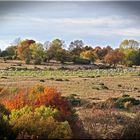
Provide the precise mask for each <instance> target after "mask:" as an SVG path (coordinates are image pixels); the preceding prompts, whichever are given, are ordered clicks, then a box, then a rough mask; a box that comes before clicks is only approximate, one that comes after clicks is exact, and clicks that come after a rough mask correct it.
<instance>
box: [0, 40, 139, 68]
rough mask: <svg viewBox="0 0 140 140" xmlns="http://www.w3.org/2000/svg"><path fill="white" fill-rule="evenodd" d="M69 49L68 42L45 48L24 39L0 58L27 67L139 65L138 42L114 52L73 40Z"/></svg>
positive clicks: (50, 43)
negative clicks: (57, 62)
mask: <svg viewBox="0 0 140 140" xmlns="http://www.w3.org/2000/svg"><path fill="white" fill-rule="evenodd" d="M66 48H67V47H66V45H65V42H64V41H63V40H60V39H54V40H52V41H47V42H45V43H44V44H41V43H38V42H36V41H35V40H31V39H25V40H20V41H18V42H17V43H16V44H14V45H10V46H8V47H7V48H6V49H5V50H3V51H1V50H0V57H2V58H3V59H4V60H7V59H11V60H24V61H25V63H26V64H30V63H33V64H42V63H44V62H50V61H51V60H55V61H59V62H61V63H62V64H63V63H65V62H72V63H74V64H93V63H95V62H101V63H105V64H109V65H113V66H116V65H117V64H121V65H126V66H132V65H140V48H139V42H138V41H135V40H127V39H126V40H123V41H122V42H121V43H120V46H119V47H118V48H115V49H114V48H112V47H111V46H106V47H100V46H96V47H93V46H88V45H85V44H84V43H83V41H82V40H74V41H72V42H71V43H70V44H69V47H68V48H67V49H66Z"/></svg>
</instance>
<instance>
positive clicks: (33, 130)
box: [10, 106, 72, 139]
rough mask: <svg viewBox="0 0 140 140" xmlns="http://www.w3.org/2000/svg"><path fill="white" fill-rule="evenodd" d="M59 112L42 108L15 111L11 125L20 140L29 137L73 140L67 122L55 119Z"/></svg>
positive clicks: (25, 108)
mask: <svg viewBox="0 0 140 140" xmlns="http://www.w3.org/2000/svg"><path fill="white" fill-rule="evenodd" d="M58 113H59V112H58V110H56V109H53V108H49V107H45V106H41V107H39V108H36V109H35V110H34V111H33V110H32V108H31V107H24V108H22V109H20V110H13V111H12V112H11V115H10V124H11V125H12V126H13V131H14V133H15V134H16V135H17V137H18V138H20V139H22V138H24V137H25V136H26V135H27V136H28V137H33V138H39V139H44V138H45V139H46V138H50V139H51V138H58V139H65V138H72V130H71V128H70V126H69V123H68V122H67V121H65V122H59V121H57V120H56V119H55V116H56V115H58Z"/></svg>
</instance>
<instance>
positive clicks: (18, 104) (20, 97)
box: [2, 91, 28, 111]
mask: <svg viewBox="0 0 140 140" xmlns="http://www.w3.org/2000/svg"><path fill="white" fill-rule="evenodd" d="M27 102H28V101H27V99H26V96H25V93H24V92H23V91H20V92H19V93H17V94H16V95H15V96H13V98H12V99H6V100H3V101H2V103H3V104H4V105H5V107H6V108H7V109H8V110H10V111H11V110H12V109H20V108H22V107H24V106H25V105H26V104H27Z"/></svg>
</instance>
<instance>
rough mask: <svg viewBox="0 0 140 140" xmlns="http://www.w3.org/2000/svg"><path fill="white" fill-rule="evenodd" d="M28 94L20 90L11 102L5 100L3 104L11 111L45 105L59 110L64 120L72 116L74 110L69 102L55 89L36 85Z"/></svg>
mask: <svg viewBox="0 0 140 140" xmlns="http://www.w3.org/2000/svg"><path fill="white" fill-rule="evenodd" d="M27 92H28V93H25V91H23V90H20V92H19V93H18V94H16V95H15V96H14V97H12V98H11V99H10V100H3V101H2V102H3V104H4V105H5V106H6V108H7V109H9V110H10V111H11V110H12V109H20V108H22V107H24V106H25V105H28V106H32V107H33V108H36V107H39V106H41V105H45V106H51V107H55V108H57V109H59V110H60V114H61V117H62V118H66V117H69V116H71V112H72V109H71V106H70V104H69V102H68V101H67V100H66V99H64V98H63V97H62V96H61V93H60V92H58V91H57V90H56V89H55V88H53V87H43V86H41V85H36V86H34V87H32V88H31V89H29V90H28V91H27Z"/></svg>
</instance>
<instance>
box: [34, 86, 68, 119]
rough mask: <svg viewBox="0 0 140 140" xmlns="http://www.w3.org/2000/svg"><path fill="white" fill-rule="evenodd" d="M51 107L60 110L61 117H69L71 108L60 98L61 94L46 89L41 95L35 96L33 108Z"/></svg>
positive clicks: (52, 89) (49, 88)
mask: <svg viewBox="0 0 140 140" xmlns="http://www.w3.org/2000/svg"><path fill="white" fill-rule="evenodd" d="M41 105H46V106H52V107H55V108H58V109H59V110H60V113H61V116H63V117H68V116H69V115H71V106H70V104H69V102H68V101H67V100H66V99H64V98H62V96H61V93H60V92H58V91H57V90H56V89H55V88H52V87H46V88H45V89H44V92H43V93H42V94H37V97H36V100H35V106H41Z"/></svg>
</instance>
